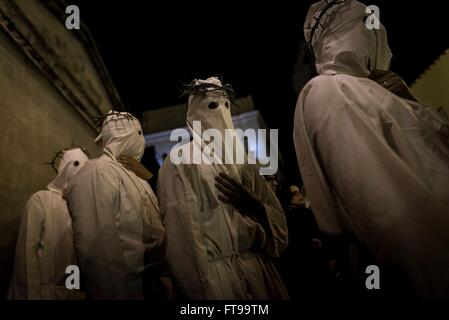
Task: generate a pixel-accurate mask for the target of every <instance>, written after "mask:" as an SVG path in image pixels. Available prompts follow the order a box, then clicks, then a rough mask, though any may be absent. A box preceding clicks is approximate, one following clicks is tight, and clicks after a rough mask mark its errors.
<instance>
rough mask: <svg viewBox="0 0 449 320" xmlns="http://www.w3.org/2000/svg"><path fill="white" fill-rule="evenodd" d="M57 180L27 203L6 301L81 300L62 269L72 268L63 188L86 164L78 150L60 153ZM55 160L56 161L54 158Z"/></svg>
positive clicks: (84, 157) (70, 233) (72, 250)
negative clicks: (68, 284)
mask: <svg viewBox="0 0 449 320" xmlns="http://www.w3.org/2000/svg"><path fill="white" fill-rule="evenodd" d="M60 154H61V160H60V162H59V166H58V170H57V171H58V175H57V177H56V178H55V179H54V180H53V181H52V182H51V183H50V184H49V185H48V186H47V190H42V191H39V192H36V193H35V194H33V195H32V196H31V197H30V199H29V200H28V202H27V204H26V207H25V211H24V213H23V215H22V219H21V223H20V227H19V237H18V239H17V246H16V257H15V264H14V271H13V276H12V280H11V285H10V288H9V293H8V299H15V300H27V299H28V300H41V299H42V300H59V299H61V300H66V299H78V298H80V297H81V295H79V291H76V290H69V289H67V288H66V286H65V280H66V277H67V276H68V275H67V274H66V268H67V267H68V266H70V265H76V259H75V252H74V249H73V231H72V219H71V217H70V215H69V211H68V208H67V203H66V199H65V193H66V190H67V185H68V183H69V182H70V181H71V179H72V178H73V177H74V175H75V174H76V173H77V172H78V170H79V169H80V168H81V167H82V166H83V165H84V164H85V163H86V162H87V160H88V158H87V156H86V154H85V153H84V152H83V151H82V150H81V149H79V148H75V149H69V150H64V151H62V152H61V153H60ZM55 159H56V158H55Z"/></svg>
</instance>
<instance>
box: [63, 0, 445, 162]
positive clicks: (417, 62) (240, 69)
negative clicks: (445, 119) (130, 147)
mask: <svg viewBox="0 0 449 320" xmlns="http://www.w3.org/2000/svg"><path fill="white" fill-rule="evenodd" d="M313 2H315V1H274V2H273V1H269V2H265V3H262V2H260V1H251V2H243V1H239V2H230V1H214V2H212V1H203V2H197V1H188V2H187V1H183V2H179V3H178V2H171V1H168V2H167V1H166V2H164V3H163V4H161V3H157V2H155V1H142V0H141V1H137V0H128V1H106V0H96V1H92V0H75V1H72V3H73V4H77V5H79V7H80V11H81V19H82V20H83V22H84V23H85V24H86V25H87V26H88V27H89V29H90V31H91V33H92V34H93V37H94V39H95V40H96V43H97V45H98V47H99V50H100V52H101V54H102V56H103V58H104V61H105V63H106V66H107V68H108V70H109V72H110V74H111V76H112V79H113V81H114V82H115V85H116V87H117V89H118V91H119V94H120V96H121V98H122V100H123V102H124V104H125V105H126V106H127V107H128V108H129V109H130V110H131V111H134V112H137V113H138V112H139V111H142V110H147V109H152V108H160V107H165V106H169V105H172V104H176V103H180V102H182V100H180V99H179V94H180V88H181V85H182V83H187V82H190V81H191V80H192V79H193V78H196V77H207V76H210V75H218V76H222V78H223V79H224V80H225V82H229V83H231V84H232V85H233V86H234V88H235V89H236V91H237V94H238V95H240V96H241V95H245V94H251V95H252V96H253V98H254V101H255V106H256V108H257V109H259V110H260V111H261V113H262V115H263V117H264V119H265V120H266V122H267V124H268V126H269V127H271V128H279V129H280V140H281V149H284V156H285V155H286V156H287V157H288V158H291V156H292V153H291V152H292V148H291V146H292V141H291V128H292V121H293V120H292V117H293V113H294V108H295V102H296V93H295V92H294V90H293V85H292V72H293V66H294V62H295V59H296V57H297V54H298V47H299V42H300V39H301V37H302V25H303V22H304V18H305V15H306V13H307V9H308V7H309V5H310V4H311V3H313ZM365 3H366V4H376V5H378V6H379V7H380V10H381V17H380V18H381V21H382V23H383V24H384V25H385V27H386V28H387V30H388V35H389V42H390V47H391V49H392V51H393V54H394V59H393V64H392V70H393V71H395V72H397V73H399V74H400V75H401V76H402V77H403V78H404V79H405V80H406V82H407V83H409V84H410V83H411V82H413V81H414V80H415V79H416V77H418V76H419V75H420V74H421V73H422V72H423V71H424V70H425V69H426V68H427V67H428V66H429V65H430V64H431V63H432V62H433V61H434V60H435V59H436V58H437V57H438V56H439V55H440V54H442V53H443V52H444V50H445V49H447V48H449V37H448V36H447V34H446V30H447V27H446V26H445V15H446V13H445V10H443V8H440V9H438V8H439V6H438V4H439V3H440V1H425V2H421V3H420V4H418V3H416V4H412V3H411V2H410V1H376V0H370V1H369V3H368V2H366V1H365ZM432 3H433V5H432ZM435 8H436V10H435ZM431 32H437V33H439V34H441V35H444V38H441V39H440V40H439V41H438V42H436V41H434V40H432V39H433V38H432V37H431V35H430V33H431ZM155 121H157V119H155ZM295 161H296V160H295Z"/></svg>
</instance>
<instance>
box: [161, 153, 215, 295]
mask: <svg viewBox="0 0 449 320" xmlns="http://www.w3.org/2000/svg"><path fill="white" fill-rule="evenodd" d="M182 168H183V167H182V166H175V165H173V164H172V163H170V162H169V161H166V162H165V164H164V166H163V167H162V168H161V170H160V172H159V177H158V197H159V205H160V210H161V215H162V219H163V222H164V225H165V228H166V231H167V260H168V264H169V267H170V271H171V273H172V274H173V276H174V278H175V281H176V284H177V286H178V288H179V290H180V291H181V293H182V294H183V295H185V297H186V298H188V299H195V300H201V299H206V298H208V297H209V296H208V288H209V286H210V285H209V282H208V280H207V279H208V277H207V264H208V260H207V252H206V247H205V246H204V244H203V242H202V231H201V223H200V218H199V211H200V210H199V207H198V201H197V199H196V196H195V195H194V193H193V189H192V186H191V184H190V182H189V181H188V179H187V178H186V176H185V174H184V172H183V169H182Z"/></svg>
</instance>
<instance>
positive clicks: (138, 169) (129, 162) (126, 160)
mask: <svg viewBox="0 0 449 320" xmlns="http://www.w3.org/2000/svg"><path fill="white" fill-rule="evenodd" d="M117 161H118V162H120V164H121V165H122V166H124V167H125V168H126V169H128V170H130V171H132V172H134V173H135V174H136V176H138V177H139V178H141V179H143V180H145V181H148V180H150V179H151V178H152V177H153V174H152V173H151V172H150V171H148V169H147V168H145V166H144V165H143V164H141V163H140V162H139V161H137V160H136V159H134V158H131V157H127V156H119V157H117Z"/></svg>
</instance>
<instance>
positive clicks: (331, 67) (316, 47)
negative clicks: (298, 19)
mask: <svg viewBox="0 0 449 320" xmlns="http://www.w3.org/2000/svg"><path fill="white" fill-rule="evenodd" d="M328 2H329V0H327V1H320V2H317V3H315V4H313V5H312V6H310V8H309V12H308V14H307V18H306V21H305V24H304V36H305V39H306V41H307V42H309V41H310V37H311V29H312V27H313V25H314V24H315V22H316V20H317V19H318V17H319V16H320V13H321V12H322V11H323V9H324V8H325V7H326V5H327V3H328ZM366 8H367V7H366V6H365V5H364V4H362V3H360V2H358V1H355V0H346V1H339V4H336V5H334V6H333V7H332V8H331V9H330V10H328V11H327V12H326V14H324V15H323V17H322V19H321V20H320V23H321V26H318V28H317V29H316V31H315V33H314V35H313V39H312V42H311V43H312V47H313V52H314V55H315V59H316V69H317V72H318V74H324V75H332V74H348V75H353V76H357V77H367V76H368V75H369V74H370V73H371V71H372V70H374V69H380V70H388V69H389V67H390V62H391V57H392V54H391V51H390V48H389V46H388V41H387V32H386V30H385V28H384V27H383V25H380V29H378V30H376V29H375V28H373V29H371V30H370V29H368V28H367V26H366V24H365V21H364V20H365V19H364V18H365V17H368V16H369V15H370V14H367V13H366Z"/></svg>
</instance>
